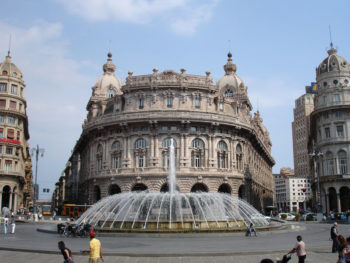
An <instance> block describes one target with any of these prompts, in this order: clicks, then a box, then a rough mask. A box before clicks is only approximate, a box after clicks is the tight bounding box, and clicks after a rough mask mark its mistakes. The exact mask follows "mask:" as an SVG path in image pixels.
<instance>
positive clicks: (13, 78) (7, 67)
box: [0, 53, 32, 211]
mask: <svg viewBox="0 0 350 263" xmlns="http://www.w3.org/2000/svg"><path fill="white" fill-rule="evenodd" d="M24 89H25V84H24V80H23V75H22V72H21V71H20V70H19V68H18V67H17V66H16V65H15V64H13V63H12V61H11V56H10V53H9V54H8V56H6V59H5V61H4V62H2V63H0V191H1V195H0V205H1V207H0V209H1V208H2V207H8V208H10V209H12V210H13V211H17V210H18V209H20V208H24V209H26V208H28V207H29V206H30V205H31V201H32V163H31V158H30V154H29V146H28V143H27V141H28V139H29V132H28V118H27V114H26V107H27V103H26V100H25V97H24Z"/></svg>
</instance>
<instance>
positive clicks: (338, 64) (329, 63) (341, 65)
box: [316, 45, 350, 77]
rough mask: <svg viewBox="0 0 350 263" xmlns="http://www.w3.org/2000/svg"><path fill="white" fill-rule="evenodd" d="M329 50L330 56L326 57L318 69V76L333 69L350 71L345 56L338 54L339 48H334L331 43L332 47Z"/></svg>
mask: <svg viewBox="0 0 350 263" xmlns="http://www.w3.org/2000/svg"><path fill="white" fill-rule="evenodd" d="M327 52H328V57H327V58H325V59H324V60H323V61H322V62H321V64H320V65H319V66H318V67H317V69H316V72H317V77H318V76H319V75H320V74H323V73H327V72H332V71H335V72H336V71H338V72H339V71H344V72H348V73H349V72H350V66H349V63H348V62H347V61H346V60H345V59H344V58H343V57H341V56H339V55H337V49H335V48H333V46H332V45H331V49H329V50H328V51H327Z"/></svg>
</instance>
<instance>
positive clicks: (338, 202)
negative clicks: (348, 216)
mask: <svg viewBox="0 0 350 263" xmlns="http://www.w3.org/2000/svg"><path fill="white" fill-rule="evenodd" d="M337 209H338V213H339V212H341V202H340V193H337Z"/></svg>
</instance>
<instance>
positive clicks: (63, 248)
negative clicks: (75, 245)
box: [58, 241, 74, 263]
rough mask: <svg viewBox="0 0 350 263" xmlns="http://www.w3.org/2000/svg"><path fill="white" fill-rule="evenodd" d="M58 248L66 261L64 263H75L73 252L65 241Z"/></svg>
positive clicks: (59, 243)
mask: <svg viewBox="0 0 350 263" xmlns="http://www.w3.org/2000/svg"><path fill="white" fill-rule="evenodd" d="M58 248H59V250H61V254H62V256H63V259H64V261H63V263H74V261H73V257H72V252H71V251H70V249H69V248H67V247H66V245H65V244H64V242H63V241H60V242H58Z"/></svg>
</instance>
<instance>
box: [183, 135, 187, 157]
mask: <svg viewBox="0 0 350 263" xmlns="http://www.w3.org/2000/svg"><path fill="white" fill-rule="evenodd" d="M186 155H187V135H185V134H184V156H183V157H184V158H186Z"/></svg>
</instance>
